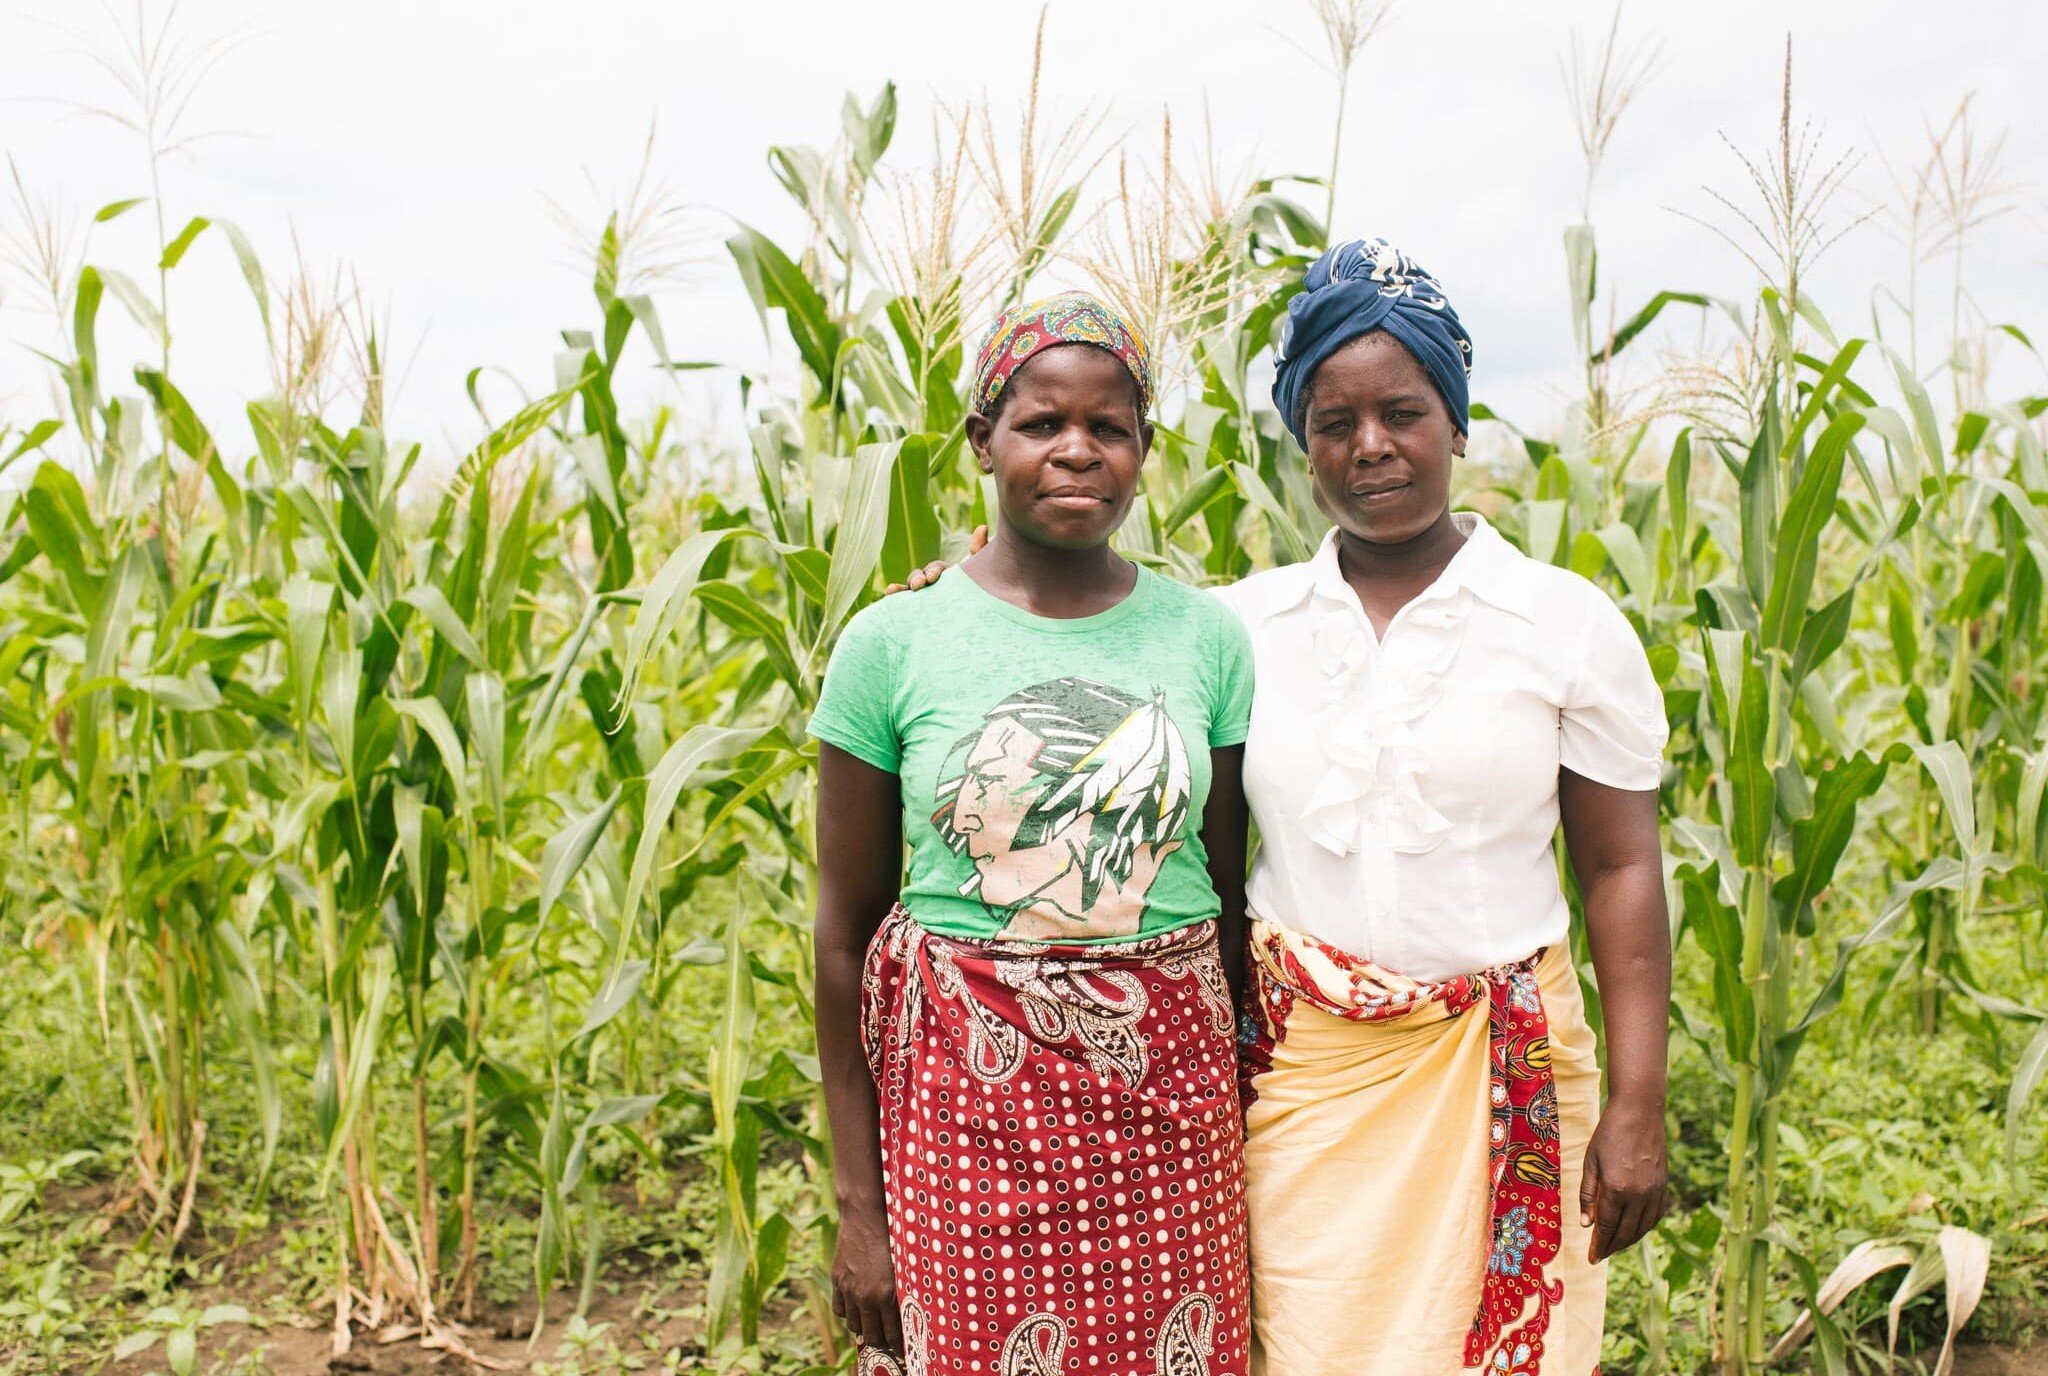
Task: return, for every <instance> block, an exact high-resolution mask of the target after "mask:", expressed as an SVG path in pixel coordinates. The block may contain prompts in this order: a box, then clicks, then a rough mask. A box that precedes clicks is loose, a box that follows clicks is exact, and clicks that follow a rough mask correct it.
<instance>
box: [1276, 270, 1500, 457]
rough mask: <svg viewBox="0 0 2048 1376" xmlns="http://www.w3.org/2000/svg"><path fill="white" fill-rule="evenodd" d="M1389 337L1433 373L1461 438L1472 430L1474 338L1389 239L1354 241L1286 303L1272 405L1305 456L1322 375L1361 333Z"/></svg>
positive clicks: (1310, 273) (1432, 284)
mask: <svg viewBox="0 0 2048 1376" xmlns="http://www.w3.org/2000/svg"><path fill="white" fill-rule="evenodd" d="M1374 330H1385V331H1386V332H1387V333H1388V334H1390V335H1392V336H1393V337H1394V338H1395V339H1398V340H1400V341H1401V343H1402V344H1404V345H1405V346H1407V349H1408V352H1409V353H1411V354H1414V355H1415V360H1416V362H1418V363H1420V364H1421V365H1422V368H1423V371H1424V372H1427V373H1428V374H1429V378H1430V381H1432V382H1434V383H1435V384H1436V389H1437V391H1439V392H1441V393H1442V394H1443V398H1444V404H1445V405H1447V406H1449V407H1450V408H1451V419H1452V420H1454V421H1456V422H1457V425H1458V429H1459V430H1460V431H1461V432H1465V431H1469V430H1471V428H1472V418H1471V403H1470V399H1469V396H1468V392H1467V380H1468V379H1469V378H1470V377H1471V375H1472V336H1470V335H1469V334H1467V333H1465V327H1464V325H1462V324H1460V323H1459V321H1458V313H1457V312H1456V311H1455V310H1453V309H1451V303H1450V300H1449V298H1447V297H1446V296H1445V295H1444V289H1443V287H1442V286H1440V285H1439V284H1438V283H1437V280H1436V278H1434V277H1431V276H1430V275H1429V272H1428V270H1427V269H1425V268H1424V267H1423V266H1422V265H1421V264H1420V263H1418V262H1416V261H1415V260H1414V259H1413V258H1410V257H1409V256H1408V255H1407V254H1405V253H1403V252H1401V250H1400V249H1398V248H1395V247H1394V246H1393V245H1392V244H1390V243H1388V242H1387V241H1386V240H1385V239H1353V240H1351V241H1350V242H1349V243H1345V244H1339V245H1337V247H1335V248H1333V249H1331V250H1330V251H1329V252H1327V253H1325V254H1324V255H1323V256H1322V257H1320V258H1318V259H1316V261H1315V262H1314V263H1312V264H1311V265H1310V266H1309V270H1308V276H1307V277H1306V278H1304V279H1303V282H1302V289H1301V292H1300V294H1299V295H1297V296H1296V297H1295V298H1294V299H1293V300H1292V301H1289V302H1288V303H1287V329H1286V331H1285V332H1284V333H1283V334H1282V335H1281V336H1280V355H1279V360H1278V369H1279V372H1278V374H1277V376H1275V377H1274V379H1273V404H1274V405H1276V406H1278V407H1279V408H1280V419H1281V421H1282V422H1283V423H1284V424H1285V425H1286V426H1287V429H1288V431H1289V432H1290V433H1291V434H1293V436H1294V439H1295V442H1296V443H1297V444H1299V445H1300V446H1301V447H1302V448H1303V449H1304V450H1306V449H1307V448H1308V437H1307V436H1306V435H1305V434H1304V433H1303V420H1304V417H1303V416H1302V415H1301V413H1300V407H1301V402H1302V398H1303V397H1304V396H1306V395H1307V394H1308V385H1309V382H1310V381H1311V380H1312V379H1313V378H1314V377H1315V375H1316V369H1317V368H1318V367H1320V366H1321V365H1322V362H1323V360H1324V359H1326V358H1328V357H1329V356H1330V355H1331V354H1333V353H1335V352H1337V350H1339V349H1341V348H1342V347H1344V346H1345V345H1346V344H1349V343H1350V342H1351V341H1352V340H1354V339H1356V338H1358V337H1359V336H1360V335H1362V334H1370V333H1371V332H1372V331H1374Z"/></svg>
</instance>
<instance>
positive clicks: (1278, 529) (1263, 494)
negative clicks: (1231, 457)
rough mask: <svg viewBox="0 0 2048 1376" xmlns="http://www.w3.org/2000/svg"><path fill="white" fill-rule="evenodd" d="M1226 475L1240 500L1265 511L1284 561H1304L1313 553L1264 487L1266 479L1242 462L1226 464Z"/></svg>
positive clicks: (1295, 562) (1294, 525)
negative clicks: (1283, 554) (1235, 482)
mask: <svg viewBox="0 0 2048 1376" xmlns="http://www.w3.org/2000/svg"><path fill="white" fill-rule="evenodd" d="M1230 474H1231V476H1232V477H1233V478H1234V479H1236V481H1237V490H1238V492H1239V493H1240V494H1242V495H1243V497H1244V499H1245V500H1246V501H1248V502H1250V503H1251V504H1252V505H1253V506H1255V507H1257V508H1258V509H1259V510H1261V511H1263V512H1265V513H1266V516H1267V519H1269V520H1270V521H1271V522H1272V523H1273V524H1272V529H1273V535H1274V538H1276V539H1278V540H1279V541H1280V546H1281V548H1282V549H1283V550H1284V551H1286V562H1288V563H1290V564H1300V563H1305V562H1307V560H1308V559H1309V557H1310V556H1311V555H1313V554H1314V553H1315V546H1314V545H1313V544H1312V543H1311V542H1310V540H1309V537H1308V534H1307V533H1306V532H1305V531H1303V530H1302V529H1301V527H1300V526H1298V525H1297V524H1295V521H1294V518H1293V517H1292V516H1289V515H1288V514H1287V509H1286V508H1285V507H1283V506H1281V505H1280V499H1279V498H1278V497H1275V496H1274V495H1273V489H1271V488H1270V487H1267V486H1266V480H1265V479H1263V478H1261V477H1260V476H1259V475H1258V473H1257V471H1256V470H1254V469H1253V468H1252V467H1251V466H1250V465H1248V464H1245V463H1242V462H1233V463H1232V464H1231V465H1230Z"/></svg>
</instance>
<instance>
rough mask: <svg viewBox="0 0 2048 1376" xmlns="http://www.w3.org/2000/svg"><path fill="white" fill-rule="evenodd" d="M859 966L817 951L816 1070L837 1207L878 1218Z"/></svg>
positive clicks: (841, 950)
mask: <svg viewBox="0 0 2048 1376" xmlns="http://www.w3.org/2000/svg"><path fill="white" fill-rule="evenodd" d="M821 925H823V924H821ZM861 960H862V956H861V951H860V949H859V948H858V947H855V946H852V945H850V944H840V943H834V944H830V945H826V944H820V946H819V948H818V953H817V962H818V976H817V1009H818V1023H817V1028H818V1066H819V1070H820V1073H821V1074H822V1075H823V1077H824V1085H825V1116H826V1124H827V1128H828V1130H829V1132H830V1135H831V1139H832V1186H833V1191H834V1193H835V1194H836V1195H837V1196H838V1199H839V1207H840V1208H841V1210H842V1211H844V1210H852V1209H872V1210H874V1211H876V1212H880V1210H881V1208H882V1146H881V1109H880V1106H879V1104H878V1102H877V1100H876V1097H875V1082H874V1079H873V1077H872V1076H871V1075H870V1074H869V1071H868V1064H867V1058H866V1056H865V1055H864V1054H863V1052H862V1050H861V1040H860V1007H861Z"/></svg>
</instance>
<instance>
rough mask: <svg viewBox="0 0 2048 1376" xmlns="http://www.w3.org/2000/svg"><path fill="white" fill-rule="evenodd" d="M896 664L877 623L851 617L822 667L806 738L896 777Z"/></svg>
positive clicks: (899, 751)
mask: <svg viewBox="0 0 2048 1376" xmlns="http://www.w3.org/2000/svg"><path fill="white" fill-rule="evenodd" d="M899 664H900V660H899V658H898V656H897V654H896V647H895V644H894V642H892V641H891V640H890V639H889V635H888V632H887V631H886V630H885V629H884V628H883V626H882V624H881V622H880V620H879V619H878V618H876V617H873V616H868V615H865V614H863V615H861V616H856V617H855V618H854V619H853V620H852V621H851V622H849V623H848V625H847V627H846V629H845V630H844V631H843V632H841V633H840V636H839V643H838V644H837V645H835V646H833V648H832V658H831V659H830V660H829V661H828V662H827V663H826V665H825V686H824V688H823V689H822V690H821V691H820V692H819V694H818V706H817V709H816V710H815V711H813V712H812V713H811V723H810V728H809V729H810V733H811V734H812V735H813V736H815V737H817V738H818V739H819V740H821V741H824V742H825V743H826V744H827V745H836V746H838V747H839V748H840V749H841V750H844V751H845V752H846V753H847V754H849V755H852V756H854V757H855V758H856V759H860V760H864V761H866V762H867V763H869V764H871V765H873V766H874V767H875V768H877V769H881V770H886V771H887V772H889V773H891V774H896V773H900V772H901V770H902V765H903V743H902V741H901V739H900V738H899V737H898V735H897V732H896V711H895V701H896V679H897V677H898V674H899V668H898V666H899Z"/></svg>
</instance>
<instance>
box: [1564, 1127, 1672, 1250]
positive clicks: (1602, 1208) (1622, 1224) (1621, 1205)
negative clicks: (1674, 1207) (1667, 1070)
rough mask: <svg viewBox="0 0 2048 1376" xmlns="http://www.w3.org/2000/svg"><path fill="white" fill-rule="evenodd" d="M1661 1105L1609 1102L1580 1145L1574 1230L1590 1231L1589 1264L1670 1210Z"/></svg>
mask: <svg viewBox="0 0 2048 1376" xmlns="http://www.w3.org/2000/svg"><path fill="white" fill-rule="evenodd" d="M1668 1184H1669V1177H1668V1175H1667V1173H1666V1168H1665V1155H1664V1113H1663V1110H1662V1108H1661V1107H1657V1106H1652V1105H1641V1106H1638V1105H1634V1104H1630V1103H1625V1102H1620V1101H1614V1100H1610V1101H1609V1102H1608V1105H1607V1110H1606V1112H1604V1113H1602V1114H1601V1115H1600V1123H1599V1126H1598V1127H1596V1128H1594V1129H1593V1140H1592V1142H1591V1143H1589V1144H1588V1145H1587V1147H1586V1170H1585V1174H1584V1175H1583V1176H1582V1177H1581V1178H1580V1180H1579V1226H1580V1227H1583V1228H1591V1229H1592V1230H1593V1244H1592V1247H1591V1249H1590V1252H1589V1254H1588V1258H1587V1259H1588V1260H1590V1261H1603V1260H1605V1259H1606V1258H1608V1257H1611V1256H1613V1255H1614V1254H1615V1253H1616V1252H1621V1251H1626V1250H1627V1249H1628V1248H1630V1247H1633V1246H1635V1245H1636V1243H1638V1242H1640V1241H1641V1240H1642V1239H1643V1238H1644V1237H1645V1236H1646V1235H1648V1233H1649V1231H1650V1230H1651V1229H1652V1228H1654V1227H1656V1226H1657V1220H1658V1219H1660V1218H1662V1217H1664V1215H1665V1214H1666V1213H1668V1212H1670V1209H1671V1192H1670V1189H1669V1187H1668Z"/></svg>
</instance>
